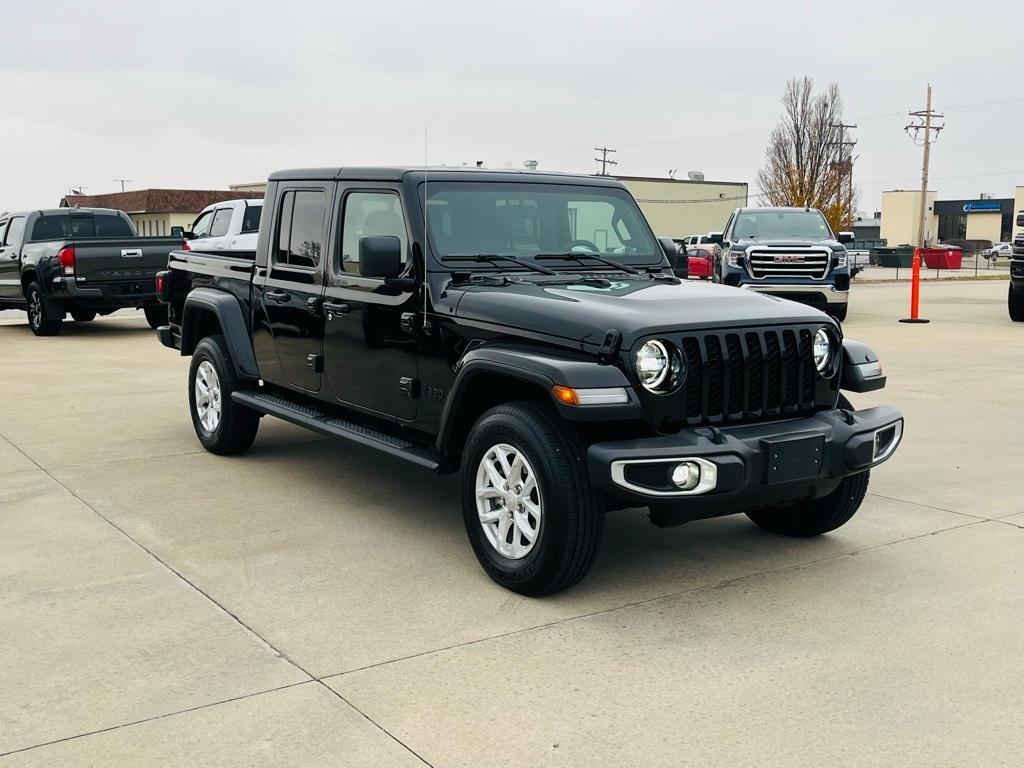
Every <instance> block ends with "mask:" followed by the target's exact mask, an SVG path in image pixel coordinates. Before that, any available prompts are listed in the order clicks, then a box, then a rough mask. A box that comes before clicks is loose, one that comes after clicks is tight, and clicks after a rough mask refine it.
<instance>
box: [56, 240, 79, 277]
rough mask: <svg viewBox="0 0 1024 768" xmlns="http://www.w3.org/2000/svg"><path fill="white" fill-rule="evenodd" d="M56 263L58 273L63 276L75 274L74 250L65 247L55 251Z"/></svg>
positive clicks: (70, 247) (71, 247)
mask: <svg viewBox="0 0 1024 768" xmlns="http://www.w3.org/2000/svg"><path fill="white" fill-rule="evenodd" d="M57 262H58V263H59V264H60V271H61V273H62V274H64V275H73V274H75V249H74V247H73V246H70V245H67V246H64V247H63V248H61V249H60V250H59V251H57Z"/></svg>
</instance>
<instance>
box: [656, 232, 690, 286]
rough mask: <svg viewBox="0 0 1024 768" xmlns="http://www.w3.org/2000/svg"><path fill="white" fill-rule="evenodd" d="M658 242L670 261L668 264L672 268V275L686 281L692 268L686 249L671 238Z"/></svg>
mask: <svg viewBox="0 0 1024 768" xmlns="http://www.w3.org/2000/svg"><path fill="white" fill-rule="evenodd" d="M658 242H659V243H660V244H661V250H663V251H664V252H665V258H667V259H668V264H669V266H670V267H671V268H672V274H673V275H675V276H676V277H680V278H682V279H684V280H685V279H686V276H687V275H688V274H689V266H690V263H689V261H688V260H687V257H686V248H683V247H680V244H679V243H677V242H676V241H675V240H673V239H672V238H671V237H659V238H658Z"/></svg>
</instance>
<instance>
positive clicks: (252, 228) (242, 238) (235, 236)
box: [228, 200, 263, 251]
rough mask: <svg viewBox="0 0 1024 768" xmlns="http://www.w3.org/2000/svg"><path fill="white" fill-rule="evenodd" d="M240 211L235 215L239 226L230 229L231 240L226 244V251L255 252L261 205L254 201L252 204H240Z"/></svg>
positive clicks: (259, 202)
mask: <svg viewBox="0 0 1024 768" xmlns="http://www.w3.org/2000/svg"><path fill="white" fill-rule="evenodd" d="M239 208H240V210H239V211H238V212H237V213H236V216H238V217H239V218H240V219H241V221H240V222H239V226H238V227H237V228H236V227H234V226H233V227H232V228H231V231H232V234H231V239H230V241H229V242H228V249H229V250H232V251H255V250H256V245H257V241H258V236H259V233H260V219H261V218H262V214H263V203H262V201H260V200H256V201H255V202H252V203H242V204H241V205H240V206H239Z"/></svg>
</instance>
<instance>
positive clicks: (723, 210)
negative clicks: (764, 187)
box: [616, 176, 748, 238]
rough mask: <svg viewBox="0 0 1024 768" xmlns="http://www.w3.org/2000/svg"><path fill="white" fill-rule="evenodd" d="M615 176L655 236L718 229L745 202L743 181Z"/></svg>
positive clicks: (676, 236) (705, 231) (745, 188)
mask: <svg viewBox="0 0 1024 768" xmlns="http://www.w3.org/2000/svg"><path fill="white" fill-rule="evenodd" d="M616 178H617V179H618V180H619V181H621V182H622V183H623V184H625V185H626V188H627V189H628V190H629V191H630V192H631V193H632V194H633V197H635V198H636V201H637V202H638V203H639V204H640V208H641V209H642V210H643V212H644V215H645V216H646V217H647V220H648V221H649V222H650V223H651V228H652V229H653V230H654V234H656V235H657V236H658V237H674V238H683V237H689V236H690V235H706V234H707V233H708V232H712V231H717V232H720V231H722V229H724V228H725V223H726V221H728V219H729V214H731V213H732V212H733V210H735V209H736V208H742V207H744V206H746V205H747V202H748V189H747V184H746V182H740V181H690V180H688V179H658V178H649V177H645V176H616Z"/></svg>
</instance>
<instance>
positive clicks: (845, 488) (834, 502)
mask: <svg viewBox="0 0 1024 768" xmlns="http://www.w3.org/2000/svg"><path fill="white" fill-rule="evenodd" d="M837 407H839V408H841V409H843V410H853V405H852V404H851V403H850V401H849V400H847V399H846V398H845V397H844V396H843V395H840V396H839V402H838V404H837ZM870 476H871V472H870V470H865V471H863V472H858V473H857V474H856V475H850V476H849V477H845V478H843V480H842V481H841V482H840V483H839V487H837V488H836V489H835V490H834V491H832V493H830V494H828V495H827V496H822V497H821V498H817V499H811V500H810V501H804V502H801V503H799V504H795V505H793V506H792V507H780V508H776V509H766V510H762V511H760V512H748V513H747V517H749V518H750V519H751V520H753V521H754V523H756V524H757V526H758V527H760V528H763V529H764V530H766V531H771V532H772V533H781V534H783V535H785V536H799V537H810V536H820V535H821V534H823V533H828V532H829V531H834V530H835V529H836V528H839V527H840V526H841V525H844V524H846V523H847V522H849V520H850V518H851V517H853V516H854V515H855V514H856V513H857V510H858V509H860V505H861V503H862V502H863V501H864V496H865V494H867V492H868V480H869V479H870Z"/></svg>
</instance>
